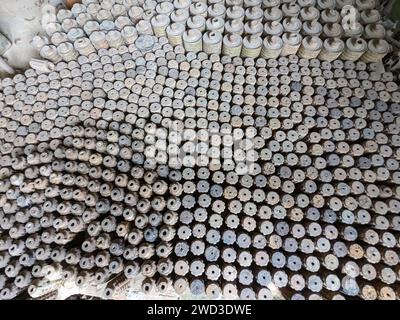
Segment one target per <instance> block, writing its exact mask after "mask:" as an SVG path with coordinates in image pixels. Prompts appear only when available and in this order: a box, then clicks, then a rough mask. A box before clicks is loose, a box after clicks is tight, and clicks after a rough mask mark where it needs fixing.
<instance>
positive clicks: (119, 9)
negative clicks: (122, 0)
mask: <svg viewBox="0 0 400 320" xmlns="http://www.w3.org/2000/svg"><path fill="white" fill-rule="evenodd" d="M124 13H125V7H124V6H122V5H120V4H118V3H117V4H114V5H113V6H112V8H111V14H112V15H113V17H114V18H118V17H119V16H121V15H123V14H124Z"/></svg>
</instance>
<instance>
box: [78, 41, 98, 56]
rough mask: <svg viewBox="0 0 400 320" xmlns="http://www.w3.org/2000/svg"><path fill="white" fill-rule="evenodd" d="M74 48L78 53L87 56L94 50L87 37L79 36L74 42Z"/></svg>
mask: <svg viewBox="0 0 400 320" xmlns="http://www.w3.org/2000/svg"><path fill="white" fill-rule="evenodd" d="M74 47H75V49H76V50H77V51H78V52H79V54H80V55H83V56H89V54H91V53H93V52H95V51H96V49H95V47H94V46H93V45H92V43H91V42H90V40H89V39H88V38H80V39H78V40H76V41H75V42H74Z"/></svg>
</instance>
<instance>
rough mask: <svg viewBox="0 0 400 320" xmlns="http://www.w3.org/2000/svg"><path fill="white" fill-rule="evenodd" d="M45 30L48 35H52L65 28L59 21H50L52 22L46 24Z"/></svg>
mask: <svg viewBox="0 0 400 320" xmlns="http://www.w3.org/2000/svg"><path fill="white" fill-rule="evenodd" d="M44 30H45V31H46V34H47V35H48V36H52V35H53V34H54V33H55V32H62V31H63V28H62V27H61V25H60V24H59V23H56V22H50V23H48V24H46V26H45V27H44Z"/></svg>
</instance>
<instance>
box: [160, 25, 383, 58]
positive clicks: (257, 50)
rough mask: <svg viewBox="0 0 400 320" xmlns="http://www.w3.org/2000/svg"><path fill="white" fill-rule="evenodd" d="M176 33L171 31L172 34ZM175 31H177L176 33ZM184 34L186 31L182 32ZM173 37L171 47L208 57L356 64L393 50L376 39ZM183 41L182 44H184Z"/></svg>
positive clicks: (192, 33)
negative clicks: (291, 57)
mask: <svg viewBox="0 0 400 320" xmlns="http://www.w3.org/2000/svg"><path fill="white" fill-rule="evenodd" d="M171 30H173V27H172V28H171V29H167V32H168V31H171ZM173 31H175V30H173ZM180 31H182V28H181V30H180ZM180 31H179V32H178V31H177V30H176V32H174V35H173V36H171V34H170V35H169V39H170V42H171V44H173V45H178V44H181V43H183V45H184V47H185V49H186V50H188V51H192V52H199V51H204V52H205V53H207V54H221V53H222V54H224V55H228V56H230V57H237V56H241V57H244V58H257V57H259V56H261V57H262V58H264V59H274V58H277V57H279V56H288V55H292V54H298V55H299V56H300V57H301V58H304V59H314V58H317V57H318V58H319V59H321V60H324V61H333V60H335V59H337V58H341V59H343V60H350V61H356V60H358V59H360V58H361V60H362V61H364V62H376V61H379V60H381V59H382V58H383V57H384V56H385V55H386V53H387V52H388V50H389V45H388V43H387V42H386V41H385V40H381V39H372V40H370V41H369V42H368V44H367V43H366V42H365V40H362V39H353V38H352V39H348V40H347V41H346V43H344V42H343V41H342V40H340V39H339V38H332V39H326V40H325V41H324V42H322V40H321V39H320V38H318V37H314V36H306V37H304V38H302V37H301V36H299V35H298V34H291V33H285V34H283V36H282V38H280V37H277V36H267V37H266V38H265V39H264V41H262V39H261V37H259V36H246V37H245V38H243V39H242V38H241V37H240V36H238V35H236V34H227V35H225V36H224V37H222V34H221V33H219V32H217V31H211V32H206V33H204V34H202V33H201V32H200V31H199V30H196V29H192V30H188V31H185V32H184V33H183V36H182V39H181V34H182V33H181V32H180ZM181 41H182V42H181Z"/></svg>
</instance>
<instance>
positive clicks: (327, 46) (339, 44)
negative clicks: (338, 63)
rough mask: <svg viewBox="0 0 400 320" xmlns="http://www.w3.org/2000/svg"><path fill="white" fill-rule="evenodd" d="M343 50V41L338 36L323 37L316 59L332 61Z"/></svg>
mask: <svg viewBox="0 0 400 320" xmlns="http://www.w3.org/2000/svg"><path fill="white" fill-rule="evenodd" d="M343 50H344V42H343V41H342V40H341V39H339V38H329V39H325V41H324V43H323V47H322V49H321V52H320V53H319V55H318V59H321V60H324V61H333V60H336V59H337V58H339V56H340V55H341V54H342V52H343Z"/></svg>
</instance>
